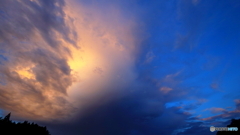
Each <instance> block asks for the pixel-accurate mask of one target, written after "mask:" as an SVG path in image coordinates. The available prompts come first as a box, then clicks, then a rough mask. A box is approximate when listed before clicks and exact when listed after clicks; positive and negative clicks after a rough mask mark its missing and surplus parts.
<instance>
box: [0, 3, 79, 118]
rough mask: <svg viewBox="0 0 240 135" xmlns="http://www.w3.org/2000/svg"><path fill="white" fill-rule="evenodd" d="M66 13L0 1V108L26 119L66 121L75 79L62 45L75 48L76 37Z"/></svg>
mask: <svg viewBox="0 0 240 135" xmlns="http://www.w3.org/2000/svg"><path fill="white" fill-rule="evenodd" d="M64 7H65V2H64V1H63V0H22V1H15V0H1V2H0V26H1V27H0V55H1V59H0V63H1V65H0V72H1V80H2V83H1V84H2V85H1V86H0V92H1V95H0V101H1V102H0V108H2V109H5V110H8V111H13V112H15V115H17V116H22V117H28V118H34V117H35V118H36V116H38V117H39V119H41V118H43V119H46V118H48V117H49V116H54V115H55V116H56V115H60V114H61V115H63V114H64V115H66V114H65V111H64V110H65V109H66V108H69V107H70V106H71V105H69V103H68V101H67V100H66V99H65V98H66V97H65V96H64V95H66V90H67V88H68V87H69V86H70V85H71V84H72V82H73V77H72V75H71V73H70V72H71V69H70V67H69V65H68V63H67V58H68V57H69V56H70V55H71V52H70V49H69V48H68V46H66V45H64V43H65V44H68V45H69V46H74V47H76V43H75V40H76V38H77V35H76V32H75V31H74V30H73V29H71V28H70V27H69V26H68V23H67V21H66V19H67V18H68V16H67V15H66V14H65V12H64ZM40 108H41V110H39V109H40ZM70 108H71V107H70ZM22 110H24V111H22ZM44 115H46V116H44Z"/></svg>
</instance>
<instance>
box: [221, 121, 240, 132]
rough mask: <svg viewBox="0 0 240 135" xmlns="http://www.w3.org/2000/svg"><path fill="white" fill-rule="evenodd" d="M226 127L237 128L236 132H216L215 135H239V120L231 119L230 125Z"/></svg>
mask: <svg viewBox="0 0 240 135" xmlns="http://www.w3.org/2000/svg"><path fill="white" fill-rule="evenodd" d="M227 127H237V128H238V131H218V132H217V135H240V119H232V122H231V124H230V125H227Z"/></svg>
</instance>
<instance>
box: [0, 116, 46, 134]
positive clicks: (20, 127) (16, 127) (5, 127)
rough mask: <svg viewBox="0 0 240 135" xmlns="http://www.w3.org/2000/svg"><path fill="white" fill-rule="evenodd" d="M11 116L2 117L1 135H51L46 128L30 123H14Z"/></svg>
mask: <svg viewBox="0 0 240 135" xmlns="http://www.w3.org/2000/svg"><path fill="white" fill-rule="evenodd" d="M10 116H11V113H9V114H8V115H6V116H5V117H4V118H2V117H0V135H50V133H49V132H48V130H47V128H46V127H42V126H39V125H37V124H35V123H29V122H28V121H24V122H22V123H20V122H18V123H16V122H12V121H11V120H10Z"/></svg>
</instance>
